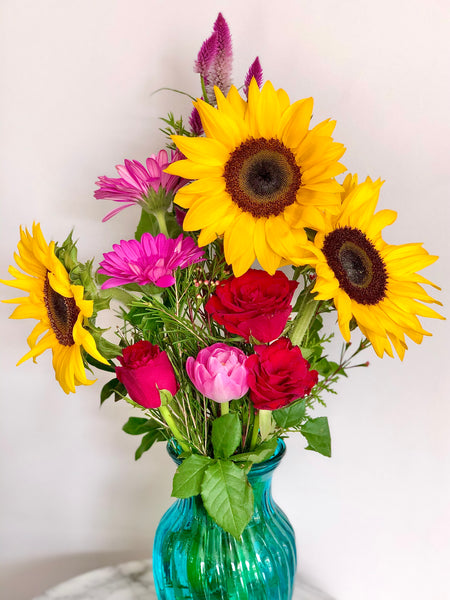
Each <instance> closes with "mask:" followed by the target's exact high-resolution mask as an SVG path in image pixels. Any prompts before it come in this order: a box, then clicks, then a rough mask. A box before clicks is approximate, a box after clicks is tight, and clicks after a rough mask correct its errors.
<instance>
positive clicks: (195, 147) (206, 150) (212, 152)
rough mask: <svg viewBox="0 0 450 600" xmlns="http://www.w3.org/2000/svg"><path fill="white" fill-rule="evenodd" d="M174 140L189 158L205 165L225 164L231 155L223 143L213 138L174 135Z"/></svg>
mask: <svg viewBox="0 0 450 600" xmlns="http://www.w3.org/2000/svg"><path fill="white" fill-rule="evenodd" d="M172 140H173V141H174V142H175V144H176V146H177V148H178V150H180V152H182V153H183V154H184V155H185V156H186V158H187V159H189V160H192V161H193V162H196V163H200V164H203V165H211V166H221V165H222V166H223V165H224V164H225V163H226V162H227V160H228V158H229V155H230V153H229V151H228V150H227V149H226V148H225V146H224V145H223V144H221V143H220V142H219V141H218V140H213V139H211V138H204V137H187V136H182V135H173V136H172Z"/></svg>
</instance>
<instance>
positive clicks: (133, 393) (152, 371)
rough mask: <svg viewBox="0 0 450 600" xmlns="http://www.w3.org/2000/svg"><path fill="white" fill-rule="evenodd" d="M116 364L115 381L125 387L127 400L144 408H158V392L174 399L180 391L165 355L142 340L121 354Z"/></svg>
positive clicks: (159, 404) (159, 402)
mask: <svg viewBox="0 0 450 600" xmlns="http://www.w3.org/2000/svg"><path fill="white" fill-rule="evenodd" d="M117 360H118V361H119V362H120V364H121V366H120V367H116V377H117V379H118V380H119V381H120V382H121V383H123V385H124V386H125V387H126V389H127V392H128V394H129V396H130V398H131V399H132V400H133V401H134V402H137V404H140V405H141V406H144V407H145V408H159V407H160V406H161V397H160V395H159V390H167V391H169V392H170V393H171V394H172V396H174V395H175V394H176V393H177V391H178V388H179V385H178V383H177V380H176V379H175V372H174V370H173V367H172V365H171V363H170V360H169V357H168V356H167V354H166V353H165V352H163V351H161V350H160V349H159V347H158V346H154V345H153V344H151V343H150V342H147V341H144V340H141V341H140V342H137V343H136V344H133V345H132V346H127V347H126V348H124V349H123V351H122V356H118V357H117Z"/></svg>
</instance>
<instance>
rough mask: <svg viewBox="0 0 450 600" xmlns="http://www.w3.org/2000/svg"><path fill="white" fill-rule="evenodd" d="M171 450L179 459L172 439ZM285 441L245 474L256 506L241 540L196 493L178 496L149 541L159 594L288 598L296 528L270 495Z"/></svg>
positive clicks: (203, 599) (182, 599) (223, 599)
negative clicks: (221, 524) (210, 512)
mask: <svg viewBox="0 0 450 600" xmlns="http://www.w3.org/2000/svg"><path fill="white" fill-rule="evenodd" d="M168 450H169V454H171V456H172V458H174V460H176V461H177V462H179V459H177V457H176V455H175V454H174V452H173V450H172V449H171V447H170V445H169V446H168ZM285 451H286V445H285V443H284V442H283V440H278V446H277V450H276V452H275V453H274V455H273V456H272V457H271V458H270V459H268V460H267V461H265V462H263V463H260V464H256V465H254V466H253V467H252V469H251V470H250V472H249V474H248V479H249V481H250V484H251V485H252V487H253V493H254V498H255V505H254V506H255V510H254V513H253V516H252V518H251V520H250V522H249V523H248V525H247V527H246V528H245V529H244V531H243V533H242V535H241V537H240V539H239V540H236V539H235V538H234V537H233V536H232V535H230V534H229V533H227V532H226V531H224V530H223V529H222V528H221V527H219V526H218V525H217V524H216V523H215V522H214V521H213V520H212V519H211V517H210V516H209V515H208V514H207V512H206V510H205V508H204V506H203V502H202V499H201V497H200V496H196V497H193V498H187V499H180V500H177V501H176V502H175V503H174V504H173V505H172V506H171V507H170V508H169V510H168V511H167V512H166V513H165V515H164V516H163V517H162V519H161V521H160V523H159V526H158V529H157V531H156V535H155V542H154V546H153V575H154V581H155V587H156V593H157V596H158V600H290V599H291V598H292V592H293V583H294V575H295V570H296V566H297V557H296V549H295V536H294V530H293V529H292V526H291V524H290V523H289V521H288V519H287V517H286V515H285V514H284V513H283V511H282V510H281V509H280V508H279V507H278V506H277V505H276V504H275V502H274V501H273V499H272V492H271V485H272V475H273V471H274V469H275V468H276V467H277V465H278V464H279V462H280V460H281V459H282V457H283V455H284V453H285Z"/></svg>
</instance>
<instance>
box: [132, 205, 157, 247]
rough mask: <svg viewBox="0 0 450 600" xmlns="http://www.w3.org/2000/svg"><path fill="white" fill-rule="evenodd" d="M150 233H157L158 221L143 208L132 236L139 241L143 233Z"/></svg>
mask: <svg viewBox="0 0 450 600" xmlns="http://www.w3.org/2000/svg"><path fill="white" fill-rule="evenodd" d="M147 232H148V233H151V234H152V235H157V234H158V233H159V227H158V221H157V220H156V217H155V216H154V215H151V214H150V213H148V212H147V211H145V210H144V209H142V211H141V218H140V220H139V223H138V226H137V229H136V233H135V234H134V237H135V238H136V239H137V241H138V242H140V240H141V237H142V234H143V233H147Z"/></svg>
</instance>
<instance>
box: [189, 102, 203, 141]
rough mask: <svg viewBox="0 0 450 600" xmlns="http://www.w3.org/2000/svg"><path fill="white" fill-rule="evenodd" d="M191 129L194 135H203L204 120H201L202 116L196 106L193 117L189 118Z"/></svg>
mask: <svg viewBox="0 0 450 600" xmlns="http://www.w3.org/2000/svg"><path fill="white" fill-rule="evenodd" d="M189 127H190V128H191V132H192V133H193V134H194V135H199V136H200V135H203V125H202V120H201V119H200V115H199V113H198V110H197V109H196V108H195V106H194V108H193V109H192V112H191V116H190V117H189Z"/></svg>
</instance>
